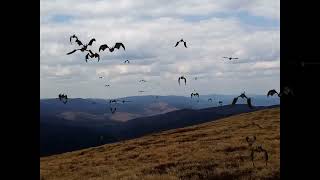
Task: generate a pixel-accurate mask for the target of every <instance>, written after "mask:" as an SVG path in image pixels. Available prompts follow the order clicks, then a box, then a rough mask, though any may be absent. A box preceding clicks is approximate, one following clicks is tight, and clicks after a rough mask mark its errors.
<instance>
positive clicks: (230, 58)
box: [222, 57, 239, 61]
mask: <svg viewBox="0 0 320 180" xmlns="http://www.w3.org/2000/svg"><path fill="white" fill-rule="evenodd" d="M222 58H225V59H229V60H230V61H231V60H232V59H239V58H233V57H222Z"/></svg>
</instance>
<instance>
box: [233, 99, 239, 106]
mask: <svg viewBox="0 0 320 180" xmlns="http://www.w3.org/2000/svg"><path fill="white" fill-rule="evenodd" d="M237 100H238V97H235V98H234V99H233V101H232V105H235V104H236V103H237Z"/></svg>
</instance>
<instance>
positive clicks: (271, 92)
mask: <svg viewBox="0 0 320 180" xmlns="http://www.w3.org/2000/svg"><path fill="white" fill-rule="evenodd" d="M274 94H277V95H278V96H279V97H280V96H281V95H280V94H279V93H278V92H277V91H276V90H275V89H271V90H270V91H268V94H267V97H269V96H273V95H274Z"/></svg>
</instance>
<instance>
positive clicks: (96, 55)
mask: <svg viewBox="0 0 320 180" xmlns="http://www.w3.org/2000/svg"><path fill="white" fill-rule="evenodd" d="M94 56H95V57H97V58H98V62H99V61H100V55H99V54H98V53H95V54H94Z"/></svg>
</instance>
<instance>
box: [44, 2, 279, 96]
mask: <svg viewBox="0 0 320 180" xmlns="http://www.w3.org/2000/svg"><path fill="white" fill-rule="evenodd" d="M69 7H73V8H72V9H70V8H69ZM88 7H90V8H88ZM72 34H76V35H77V36H78V37H79V39H80V40H82V41H84V42H86V41H89V40H90V39H91V38H96V39H97V41H96V42H95V43H94V45H93V47H92V50H94V51H97V50H98V48H99V45H101V44H104V43H107V44H108V45H109V44H113V43H115V42H123V43H124V44H125V45H126V51H123V50H118V51H115V52H114V53H107V52H102V53H100V56H101V61H100V62H97V61H96V60H89V62H88V63H86V62H85V60H84V56H85V54H83V53H74V54H72V55H69V56H67V55H66V53H67V52H69V51H71V50H73V49H74V48H77V47H76V46H75V45H74V44H73V45H72V44H70V42H69V37H70V35H72ZM180 38H184V39H185V40H186V41H187V43H188V48H183V47H182V46H181V47H180V46H178V47H177V48H173V46H174V44H175V42H176V41H178V40H179V39H180ZM223 56H236V57H239V60H237V61H226V60H224V59H222V58H221V57H223ZM126 59H129V60H130V62H131V63H130V64H129V65H128V64H123V61H124V60H126ZM181 75H184V76H186V77H187V79H189V81H188V82H189V83H188V85H187V86H185V87H181V86H179V85H178V83H177V79H178V77H179V76H181ZM99 76H104V79H99V78H98V77H99ZM194 77H198V80H192V79H193V78H194ZM140 79H147V80H148V83H146V84H143V85H142V84H139V83H138V81H139V80H140ZM105 84H110V85H111V86H110V87H109V88H106V87H105V86H104V85H105ZM279 86H280V1H276V0H269V1H265V0H261V1H249V0H223V1H222V0H212V1H210V0H199V1H191V0H184V1H174V2H172V1H166V0H163V1H155V0H149V1H146V0H137V1H129V0H120V1H115V0H108V1H103V0H99V1H87V0H78V1H75V0H69V1H63V0H57V1H52V0H42V1H40V98H52V97H56V96H57V94H59V93H67V94H69V96H70V97H83V98H86V97H90V98H114V97H122V96H131V95H147V94H159V95H186V96H189V94H190V93H191V92H192V91H193V90H194V89H195V90H197V91H198V92H199V93H200V94H238V93H240V92H242V91H246V92H247V93H248V94H250V93H251V94H265V93H266V91H267V90H269V89H279ZM142 89H145V90H146V93H145V94H141V93H139V92H138V91H139V90H142Z"/></svg>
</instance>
